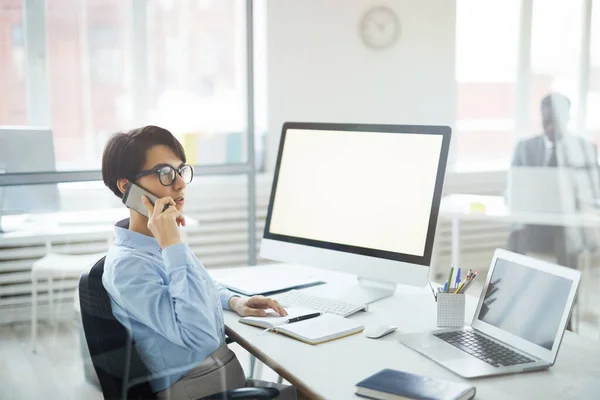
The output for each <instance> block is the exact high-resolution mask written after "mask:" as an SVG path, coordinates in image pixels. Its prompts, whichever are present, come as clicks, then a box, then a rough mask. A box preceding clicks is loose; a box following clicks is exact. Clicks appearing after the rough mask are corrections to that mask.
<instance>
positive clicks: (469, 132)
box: [455, 0, 520, 170]
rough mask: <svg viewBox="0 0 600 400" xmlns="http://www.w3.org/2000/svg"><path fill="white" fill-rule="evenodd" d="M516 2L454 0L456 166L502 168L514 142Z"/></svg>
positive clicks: (516, 52)
mask: <svg viewBox="0 0 600 400" xmlns="http://www.w3.org/2000/svg"><path fill="white" fill-rule="evenodd" d="M519 7H520V1H518V0H510V1H507V0H493V1H485V2H481V1H478V0H458V1H457V13H456V80H457V91H458V107H457V121H456V136H455V137H456V138H457V142H456V143H457V145H456V155H455V160H456V168H457V169H458V170H462V169H469V170H472V169H483V168H495V167H500V168H502V167H506V166H507V165H508V160H509V159H510V154H511V153H512V147H513V145H514V141H515V137H514V136H515V135H514V128H515V124H514V109H515V98H516V70H517V55H518V48H517V46H518V43H519V42H518V34H519V32H518V27H519Z"/></svg>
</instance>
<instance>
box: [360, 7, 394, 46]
mask: <svg viewBox="0 0 600 400" xmlns="http://www.w3.org/2000/svg"><path fill="white" fill-rule="evenodd" d="M359 31H360V36H361V38H362V40H363V42H364V43H365V44H366V45H367V46H369V47H370V48H373V49H386V48H388V47H390V46H392V45H393V44H394V43H395V42H396V40H398V38H399V37H400V20H399V18H398V16H397V15H396V13H395V12H394V10H392V9H391V8H388V7H383V6H382V7H373V8H371V9H369V10H368V11H367V12H366V13H365V14H364V16H363V17H362V20H361V21H360V26H359Z"/></svg>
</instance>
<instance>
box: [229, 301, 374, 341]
mask: <svg viewBox="0 0 600 400" xmlns="http://www.w3.org/2000/svg"><path fill="white" fill-rule="evenodd" d="M286 311H287V312H288V315H287V316H285V317H281V316H279V314H276V313H275V312H274V311H270V312H268V313H267V316H265V317H243V318H240V322H241V323H243V324H246V325H252V326H257V327H259V328H265V329H266V328H272V329H273V332H276V333H283V334H284V335H287V336H290V337H292V338H294V339H296V340H300V341H301V342H304V343H308V344H312V345H315V344H320V343H325V342H329V341H331V340H335V339H340V338H343V337H346V336H350V335H353V334H355V333H359V332H362V331H363V330H364V329H365V327H364V326H363V325H362V324H360V323H358V322H355V321H352V320H350V319H346V318H344V317H341V316H339V315H335V314H323V315H321V316H319V317H316V318H311V319H307V320H305V321H300V322H293V323H290V324H287V323H285V321H287V320H288V319H289V318H294V317H298V316H301V315H306V314H311V313H314V310H311V309H307V308H294V307H290V308H286Z"/></svg>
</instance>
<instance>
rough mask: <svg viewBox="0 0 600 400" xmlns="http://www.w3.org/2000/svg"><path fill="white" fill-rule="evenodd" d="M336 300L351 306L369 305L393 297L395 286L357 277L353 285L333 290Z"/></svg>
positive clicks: (385, 282)
mask: <svg viewBox="0 0 600 400" xmlns="http://www.w3.org/2000/svg"><path fill="white" fill-rule="evenodd" d="M334 291H336V292H337V293H335V295H334V297H335V298H336V299H339V300H342V301H345V302H347V303H351V304H370V303H373V302H376V301H377V300H381V299H384V298H386V297H390V296H393V295H394V292H395V291H396V284H395V283H393V282H387V281H380V280H376V279H371V278H366V277H364V276H358V277H357V278H356V283H355V284H350V285H344V286H343V287H340V288H339V289H337V290H334Z"/></svg>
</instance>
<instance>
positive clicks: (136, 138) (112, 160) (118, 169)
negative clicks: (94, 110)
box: [102, 125, 186, 198]
mask: <svg viewBox="0 0 600 400" xmlns="http://www.w3.org/2000/svg"><path fill="white" fill-rule="evenodd" d="M157 145H165V146H168V147H169V148H170V149H171V150H173V153H175V155H176V156H177V157H179V158H180V159H181V161H183V162H186V159H185V151H184V150H183V146H181V143H179V141H178V140H177V139H176V138H175V136H173V134H172V133H171V132H169V131H168V130H166V129H164V128H160V127H158V126H153V125H148V126H144V127H142V128H137V129H132V130H130V131H129V132H120V133H115V134H114V135H112V136H111V137H110V139H108V141H107V142H106V146H105V147H104V153H103V154H102V180H103V181H104V184H105V185H106V186H108V188H109V189H110V190H112V192H113V193H114V194H115V195H116V196H117V197H119V198H122V197H123V193H121V191H120V190H119V187H118V186H117V181H118V180H119V179H129V180H131V179H132V178H133V177H134V176H135V175H137V174H138V173H139V172H141V170H142V168H143V166H144V164H145V163H146V151H147V150H148V149H150V148H151V147H153V146H157Z"/></svg>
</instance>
